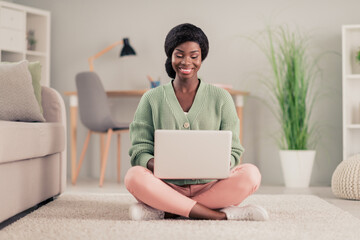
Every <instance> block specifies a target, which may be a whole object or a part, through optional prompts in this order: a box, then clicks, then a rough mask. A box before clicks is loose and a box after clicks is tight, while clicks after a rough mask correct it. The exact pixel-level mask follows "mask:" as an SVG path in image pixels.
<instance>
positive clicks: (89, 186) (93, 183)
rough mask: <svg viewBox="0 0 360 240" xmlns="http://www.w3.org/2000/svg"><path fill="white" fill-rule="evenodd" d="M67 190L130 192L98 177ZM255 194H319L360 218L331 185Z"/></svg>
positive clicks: (357, 204) (356, 204)
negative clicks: (332, 190) (99, 182)
mask: <svg viewBox="0 0 360 240" xmlns="http://www.w3.org/2000/svg"><path fill="white" fill-rule="evenodd" d="M66 191H67V192H91V193H128V191H127V190H126V188H125V186H124V185H123V184H118V183H116V182H114V181H109V180H107V181H105V183H104V185H103V187H101V188H100V187H99V186H98V180H97V179H87V180H84V179H79V180H78V182H77V184H76V185H75V186H74V185H72V184H71V183H70V182H69V181H68V186H67V189H66ZM255 194H309V195H315V196H318V197H320V198H322V199H324V200H326V201H327V202H329V203H331V204H333V205H335V206H337V207H339V208H341V209H343V210H344V211H347V212H349V213H351V214H352V215H354V216H355V217H357V218H359V219H360V201H353V200H344V199H339V198H336V197H335V196H334V195H333V194H332V192H331V188H330V187H310V188H298V189H297V188H286V187H282V186H261V187H260V188H259V190H258V191H257V192H256V193H255Z"/></svg>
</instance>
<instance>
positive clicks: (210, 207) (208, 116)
mask: <svg viewBox="0 0 360 240" xmlns="http://www.w3.org/2000/svg"><path fill="white" fill-rule="evenodd" d="M208 50H209V43H208V39H207V37H206V35H205V34H204V32H203V31H202V30H201V29H200V28H198V27H196V26H194V25H192V24H181V25H178V26H176V27H174V28H173V29H171V30H170V32H169V33H168V35H167V36H166V39H165V52H166V55H167V60H166V63H165V68H166V71H167V73H168V75H169V77H170V78H172V80H171V82H170V83H168V84H165V85H163V86H160V87H157V88H155V89H152V90H150V91H148V92H147V93H146V94H144V96H143V97H142V99H141V101H140V103H139V106H138V108H137V110H136V113H135V116H134V120H133V122H132V123H131V125H130V138H131V141H132V147H131V149H130V151H129V154H130V156H131V164H132V166H133V167H132V168H130V169H129V171H128V172H127V174H126V176H125V185H126V188H127V189H128V190H129V192H130V193H131V194H132V195H133V196H134V197H135V198H136V199H137V200H138V203H136V204H133V205H132V206H131V207H130V209H129V212H130V217H131V219H133V220H154V219H163V218H168V217H169V218H170V217H174V216H177V215H179V216H183V217H188V218H192V219H213V220H226V219H229V220H266V219H267V218H268V214H267V212H266V210H265V209H263V208H262V207H259V206H255V205H247V206H243V207H238V206H236V205H238V204H240V203H241V202H242V201H243V200H244V199H245V198H246V197H248V196H249V195H251V194H253V193H254V192H255V191H256V190H257V189H258V187H259V185H260V181H261V175H260V173H259V170H258V169H257V167H255V166H254V165H252V164H241V165H239V164H240V156H241V154H242V152H243V148H242V146H241V145H240V141H239V119H238V117H237V114H236V109H235V106H234V103H233V100H232V97H231V96H230V94H229V93H228V92H227V91H226V90H223V89H220V88H217V87H215V86H212V85H210V84H207V83H205V82H203V81H202V80H200V79H198V76H197V73H198V71H199V69H200V67H201V64H202V61H204V60H205V58H206V56H207V54H208ZM220 67H221V66H219V68H220ZM156 129H175V130H230V131H232V136H233V138H232V151H231V174H230V177H229V178H227V179H223V180H204V179H197V180H193V179H191V180H190V179H184V180H161V179H158V178H157V177H155V176H154V174H153V169H154V132H155V130H156ZM179 147H181V146H179ZM203 167H206V166H203Z"/></svg>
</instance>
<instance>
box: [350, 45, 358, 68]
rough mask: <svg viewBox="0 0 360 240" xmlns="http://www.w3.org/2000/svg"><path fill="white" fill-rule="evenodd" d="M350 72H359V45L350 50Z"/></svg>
mask: <svg viewBox="0 0 360 240" xmlns="http://www.w3.org/2000/svg"><path fill="white" fill-rule="evenodd" d="M351 74H360V47H358V48H357V50H353V51H352V55H351Z"/></svg>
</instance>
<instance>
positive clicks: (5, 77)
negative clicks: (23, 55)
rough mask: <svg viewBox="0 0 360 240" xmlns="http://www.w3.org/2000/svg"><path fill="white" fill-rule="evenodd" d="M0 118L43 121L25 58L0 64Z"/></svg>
mask: <svg viewBox="0 0 360 240" xmlns="http://www.w3.org/2000/svg"><path fill="white" fill-rule="evenodd" d="M0 120H6V121H25V122H34V121H39V122H44V121H45V119H44V117H43V116H42V114H41V112H40V107H39V104H38V102H37V100H36V97H35V94H34V88H33V86H32V79H31V74H30V72H29V69H28V61H26V60H24V61H21V62H19V63H16V64H0Z"/></svg>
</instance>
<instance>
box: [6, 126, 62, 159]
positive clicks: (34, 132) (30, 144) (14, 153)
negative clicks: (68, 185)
mask: <svg viewBox="0 0 360 240" xmlns="http://www.w3.org/2000/svg"><path fill="white" fill-rule="evenodd" d="M0 133H1V134H0V164H1V163H4V162H11V161H17V160H22V159H27V158H35V157H42V156H46V155H49V154H53V153H57V152H61V151H63V150H64V148H65V129H64V126H63V125H62V124H61V123H59V122H51V123H47V122H46V123H27V122H11V121H0Z"/></svg>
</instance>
